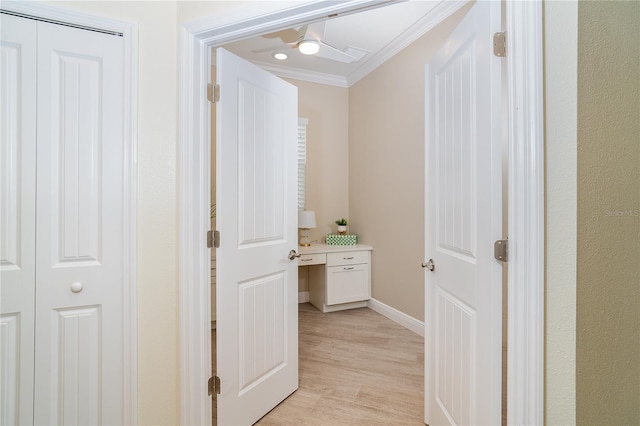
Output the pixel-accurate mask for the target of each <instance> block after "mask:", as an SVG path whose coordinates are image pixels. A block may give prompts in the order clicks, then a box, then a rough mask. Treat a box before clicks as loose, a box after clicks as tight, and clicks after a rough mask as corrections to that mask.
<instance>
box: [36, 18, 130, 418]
mask: <svg viewBox="0 0 640 426" xmlns="http://www.w3.org/2000/svg"><path fill="white" fill-rule="evenodd" d="M122 111H123V40H122V38H121V37H117V36H114V35H107V34H102V33H98V32H93V31H87V30H79V29H74V28H70V27H65V26H60V25H54V24H49V23H44V22H39V23H38V152H37V164H38V173H37V188H38V194H37V206H38V207H37V209H38V212H37V237H36V238H37V242H36V250H37V253H36V255H37V256H36V258H37V262H36V277H37V278H36V280H37V292H36V339H35V342H36V363H35V422H36V424H85V425H89V424H123V422H124V418H123V405H124V403H123V401H124V398H125V396H124V379H123V377H124V371H125V365H124V359H125V354H124V353H123V352H124V349H123V348H124V344H123V336H124V330H123V327H124V318H123V315H124V314H123V305H124V302H125V301H124V291H123V290H124V289H123V287H124V284H123V283H124V271H123V269H124V268H123V247H124V237H123V220H124V209H123V199H124V192H123V191H124V185H125V182H124V179H123V173H124V138H123V116H122V114H123V112H122Z"/></svg>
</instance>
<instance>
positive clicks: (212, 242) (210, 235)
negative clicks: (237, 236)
mask: <svg viewBox="0 0 640 426" xmlns="http://www.w3.org/2000/svg"><path fill="white" fill-rule="evenodd" d="M207 247H208V248H212V247H215V248H220V231H207Z"/></svg>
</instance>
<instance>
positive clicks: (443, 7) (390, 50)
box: [346, 0, 468, 86]
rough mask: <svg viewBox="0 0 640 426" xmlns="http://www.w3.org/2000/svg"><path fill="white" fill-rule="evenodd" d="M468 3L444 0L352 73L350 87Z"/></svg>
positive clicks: (348, 77) (348, 80)
mask: <svg viewBox="0 0 640 426" xmlns="http://www.w3.org/2000/svg"><path fill="white" fill-rule="evenodd" d="M467 3H468V1H466V0H465V1H459V0H442V1H440V3H438V5H437V6H435V7H434V8H433V9H431V10H430V11H429V12H428V13H427V14H426V15H424V16H423V17H422V18H420V19H419V20H418V21H416V22H415V23H414V24H413V25H411V26H410V27H409V28H407V29H406V30H405V31H403V32H402V34H400V35H399V36H398V37H396V38H395V39H394V40H393V41H392V42H391V43H389V44H388V45H387V46H386V47H384V48H383V49H382V50H380V51H378V53H376V54H375V55H374V56H372V57H371V58H370V59H368V60H367V61H366V62H364V63H363V64H362V66H360V67H358V68H357V69H356V70H355V71H353V72H351V73H350V74H349V75H348V76H347V77H346V79H347V82H348V85H349V86H352V85H353V84H355V83H357V82H358V81H360V80H362V79H363V78H364V77H366V76H367V75H369V74H370V73H371V72H373V71H374V70H375V69H376V68H378V67H379V66H381V65H382V64H384V63H385V62H387V61H388V60H389V59H391V58H392V57H393V56H395V55H396V54H397V53H399V52H401V51H402V50H403V49H405V48H406V47H408V46H409V45H410V44H411V43H413V42H414V41H416V40H418V39H419V38H420V37H422V36H423V35H425V34H426V33H427V32H428V31H430V30H431V29H433V28H434V27H435V26H436V25H438V24H439V23H441V22H442V21H444V20H445V19H446V18H447V17H449V16H451V14H452V13H454V12H455V11H457V10H458V9H460V8H461V7H462V6H464V5H465V4H467Z"/></svg>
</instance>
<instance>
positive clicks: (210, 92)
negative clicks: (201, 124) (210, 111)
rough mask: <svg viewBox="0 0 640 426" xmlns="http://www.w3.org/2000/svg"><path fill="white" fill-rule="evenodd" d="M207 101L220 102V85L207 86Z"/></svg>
mask: <svg viewBox="0 0 640 426" xmlns="http://www.w3.org/2000/svg"><path fill="white" fill-rule="evenodd" d="M207 99H208V100H209V102H212V103H214V104H215V103H216V102H220V85H219V84H211V83H209V84H207Z"/></svg>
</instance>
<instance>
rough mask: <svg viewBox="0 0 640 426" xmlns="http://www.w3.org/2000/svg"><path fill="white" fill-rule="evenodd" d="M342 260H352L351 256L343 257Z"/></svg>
mask: <svg viewBox="0 0 640 426" xmlns="http://www.w3.org/2000/svg"><path fill="white" fill-rule="evenodd" d="M342 259H343V260H351V259H353V256H351V257H343V258H342Z"/></svg>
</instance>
